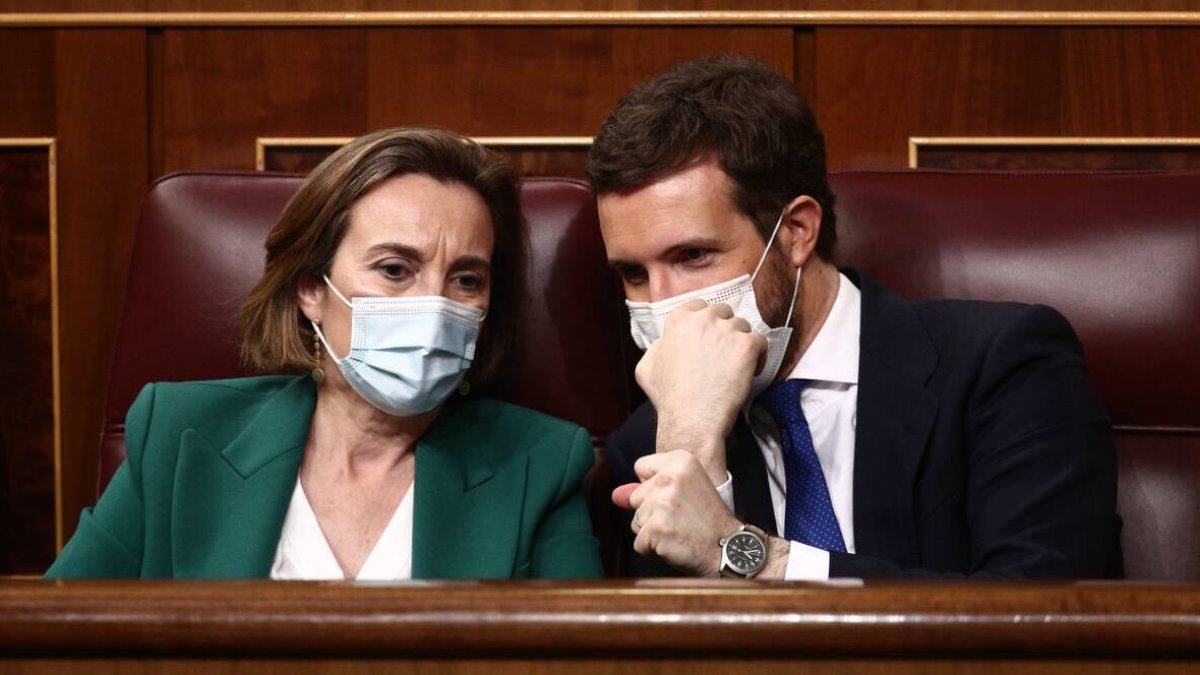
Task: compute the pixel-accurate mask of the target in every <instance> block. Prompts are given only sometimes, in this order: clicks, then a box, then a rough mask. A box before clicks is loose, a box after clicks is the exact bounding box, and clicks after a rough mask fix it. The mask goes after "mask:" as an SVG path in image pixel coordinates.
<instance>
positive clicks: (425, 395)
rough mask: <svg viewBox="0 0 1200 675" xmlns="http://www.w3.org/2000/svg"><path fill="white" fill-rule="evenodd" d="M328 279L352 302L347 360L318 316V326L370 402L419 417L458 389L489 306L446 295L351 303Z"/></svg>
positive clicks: (344, 373)
mask: <svg viewBox="0 0 1200 675" xmlns="http://www.w3.org/2000/svg"><path fill="white" fill-rule="evenodd" d="M325 283H326V284H327V285H328V286H329V288H330V290H332V291H333V293H334V295H336V296H337V297H338V299H339V300H341V301H342V302H343V303H345V304H346V306H347V307H349V308H350V312H351V326H350V353H349V354H347V355H346V356H345V357H344V358H341V359H339V358H338V357H337V355H336V354H334V353H333V349H332V348H331V347H330V346H329V342H328V341H327V340H326V339H325V334H324V333H322V332H321V327H320V326H318V325H317V324H316V323H315V322H314V323H313V330H314V331H316V333H317V337H319V338H320V339H321V343H322V344H324V345H325V349H326V350H328V351H329V356H330V357H331V358H333V360H334V362H336V363H337V365H338V369H339V370H341V371H342V376H343V377H345V378H346V381H347V382H349V383H350V386H351V387H353V388H354V390H355V391H357V392H358V393H359V394H360V395H361V396H362V397H363V398H364V399H366V400H367V402H369V403H370V404H371V405H373V406H375V407H376V408H378V409H380V410H382V411H383V412H385V413H388V414H391V415H397V416H400V417H411V416H413V415H419V414H421V413H424V412H429V411H430V410H433V409H434V408H436V407H437V406H438V405H440V404H441V403H442V402H443V401H445V400H446V399H447V398H449V397H450V395H451V394H453V393H454V390H455V388H457V387H458V384H459V382H461V381H462V378H463V375H464V374H465V373H466V371H467V369H468V368H469V367H470V366H471V360H472V359H473V358H475V342H476V340H477V339H478V338H479V327H480V324H481V323H482V322H483V311H482V310H479V309H477V308H475V307H471V306H469V305H464V304H462V303H460V302H455V301H453V300H451V299H449V298H444V297H442V296H440V295H434V296H423V297H406V298H354V302H350V301H349V300H347V299H346V297H345V296H343V295H342V294H341V293H340V292H339V291H338V289H336V288H334V286H333V283H332V282H331V281H329V277H325Z"/></svg>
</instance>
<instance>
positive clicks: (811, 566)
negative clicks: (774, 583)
mask: <svg viewBox="0 0 1200 675" xmlns="http://www.w3.org/2000/svg"><path fill="white" fill-rule="evenodd" d="M790 544H791V546H790V547H789V548H788V561H787V569H786V570H784V573H783V579H784V581H829V551H823V550H821V549H819V548H814V547H812V546H809V545H807V544H801V543H800V542H798V541H793V542H790Z"/></svg>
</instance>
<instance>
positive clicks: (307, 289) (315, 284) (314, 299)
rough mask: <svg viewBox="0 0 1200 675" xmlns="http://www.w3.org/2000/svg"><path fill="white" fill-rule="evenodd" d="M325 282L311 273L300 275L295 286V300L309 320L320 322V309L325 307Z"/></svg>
mask: <svg viewBox="0 0 1200 675" xmlns="http://www.w3.org/2000/svg"><path fill="white" fill-rule="evenodd" d="M325 293H326V288H325V282H324V281H322V280H321V279H318V278H317V277H315V276H312V275H305V276H303V277H301V279H300V283H299V284H298V285H297V286H296V302H297V303H298V304H299V305H300V311H301V312H304V316H306V317H307V318H308V320H309V321H315V322H317V323H321V311H322V310H323V309H324V307H325Z"/></svg>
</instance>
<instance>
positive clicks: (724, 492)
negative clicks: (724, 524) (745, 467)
mask: <svg viewBox="0 0 1200 675" xmlns="http://www.w3.org/2000/svg"><path fill="white" fill-rule="evenodd" d="M715 487H716V488H717V494H718V495H719V496H720V497H721V501H723V502H725V508H727V509H729V512H730V513H733V474H731V473H729V472H728V471H726V472H725V482H724V483H721V484H720V485H717V486H715Z"/></svg>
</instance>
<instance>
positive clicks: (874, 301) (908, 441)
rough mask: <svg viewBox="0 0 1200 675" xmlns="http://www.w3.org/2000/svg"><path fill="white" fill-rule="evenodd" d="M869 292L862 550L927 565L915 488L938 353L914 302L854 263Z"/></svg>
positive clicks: (858, 475)
mask: <svg viewBox="0 0 1200 675" xmlns="http://www.w3.org/2000/svg"><path fill="white" fill-rule="evenodd" d="M842 271H843V272H844V273H845V274H846V275H847V276H848V277H849V278H850V279H852V280H853V281H854V282H855V284H856V285H857V286H858V287H859V288H860V289H861V291H862V333H861V337H860V354H859V387H858V421H857V427H856V433H855V436H856V438H855V450H854V540H855V550H856V552H857V553H861V554H866V555H871V556H875V557H879V558H884V559H887V560H890V561H892V562H895V563H897V564H901V565H904V566H916V565H918V564H920V553H919V549H918V546H917V541H918V538H917V534H918V533H917V531H916V524H915V523H916V521H915V517H914V514H913V493H914V490H915V487H916V480H917V470H918V467H919V466H920V463H921V458H922V457H923V456H924V453H925V448H926V444H927V440H928V437H929V433H930V430H931V429H932V426H933V420H934V417H935V415H936V414H937V409H938V400H937V397H936V396H935V395H934V394H933V393H932V392H930V391H929V390H928V389H926V388H925V383H926V382H927V380H928V378H929V376H930V375H931V374H932V372H933V369H934V367H935V366H936V365H937V352H936V351H935V349H934V346H933V344H932V342H931V341H930V338H929V335H928V333H926V331H925V329H924V327H923V326H922V325H921V323H920V321H919V320H918V319H917V316H916V313H915V311H914V310H913V308H912V306H911V305H910V304H909V303H908V302H907V301H905V300H904V299H903V298H901V297H900V296H898V295H895V294H893V293H891V292H889V291H887V290H886V289H884V288H882V287H881V286H879V285H878V284H875V283H874V282H873V281H872V280H870V279H869V278H867V277H866V276H864V275H862V274H860V273H858V272H857V271H855V270H850V269H844V270H842Z"/></svg>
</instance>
